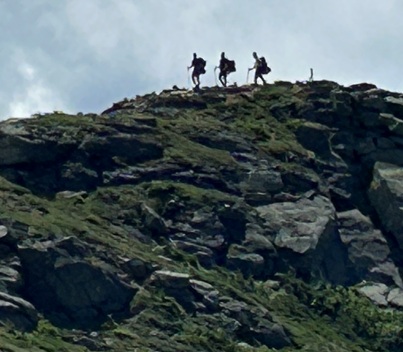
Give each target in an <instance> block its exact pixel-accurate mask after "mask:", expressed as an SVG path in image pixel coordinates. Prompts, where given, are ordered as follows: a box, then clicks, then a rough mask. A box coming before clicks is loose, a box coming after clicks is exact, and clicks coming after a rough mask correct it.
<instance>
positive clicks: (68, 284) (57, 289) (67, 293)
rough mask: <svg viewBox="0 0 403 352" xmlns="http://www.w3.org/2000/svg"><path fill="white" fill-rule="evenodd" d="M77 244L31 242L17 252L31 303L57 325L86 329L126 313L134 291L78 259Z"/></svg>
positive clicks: (105, 271) (107, 271)
mask: <svg viewBox="0 0 403 352" xmlns="http://www.w3.org/2000/svg"><path fill="white" fill-rule="evenodd" d="M83 250H86V251H87V252H88V251H89V248H86V247H85V246H84V245H83V244H82V243H81V242H80V241H78V240H76V239H71V238H70V239H67V240H61V241H56V242H53V241H47V242H34V243H31V244H27V245H20V246H19V248H18V251H19V256H20V258H21V263H22V268H23V272H24V278H25V291H26V292H27V294H28V295H29V298H30V300H31V301H32V302H33V303H34V304H35V305H36V306H37V307H38V309H41V310H43V311H44V312H45V314H46V315H47V316H48V317H49V319H51V320H52V321H54V322H55V323H57V324H62V325H64V324H73V325H74V326H78V327H80V326H82V325H85V326H88V324H91V323H99V322H100V321H102V320H103V319H106V317H107V315H108V314H113V313H117V312H124V311H126V310H128V308H129V307H128V306H129V302H130V300H131V298H132V297H133V295H134V293H135V288H134V287H131V286H129V285H128V284H126V283H125V282H123V281H121V280H120V279H119V278H118V276H117V274H116V273H114V272H112V271H110V269H109V268H108V267H107V266H106V265H104V266H102V267H101V266H100V264H98V265H97V266H96V265H93V264H90V263H89V262H87V261H86V260H85V259H84V258H82V257H81V253H82V252H83Z"/></svg>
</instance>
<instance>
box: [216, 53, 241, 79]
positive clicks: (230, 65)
mask: <svg viewBox="0 0 403 352" xmlns="http://www.w3.org/2000/svg"><path fill="white" fill-rule="evenodd" d="M216 68H217V67H216ZM218 68H219V69H220V74H219V75H218V79H219V80H220V82H221V84H222V85H223V86H224V87H226V86H227V76H228V75H229V74H230V73H231V72H235V71H236V69H235V61H233V60H228V59H227V58H226V57H225V53H221V59H220V64H219V65H218Z"/></svg>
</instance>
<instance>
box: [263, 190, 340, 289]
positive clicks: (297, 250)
mask: <svg viewBox="0 0 403 352" xmlns="http://www.w3.org/2000/svg"><path fill="white" fill-rule="evenodd" d="M256 209H257V211H258V214H259V215H260V217H261V219H262V220H263V221H264V229H265V235H266V236H269V238H271V239H272V241H273V243H274V244H275V246H276V247H277V251H278V254H279V260H281V262H282V264H281V265H285V267H284V269H285V270H288V269H287V268H288V265H291V266H292V267H294V268H295V269H296V270H297V272H299V274H301V275H302V276H306V277H314V276H319V277H322V278H323V277H325V278H326V279H328V280H330V281H331V282H334V283H344V282H345V280H346V272H345V271H346V268H345V262H346V258H347V251H346V249H345V248H344V247H343V244H342V242H341V241H340V238H339V236H338V234H337V226H336V221H335V218H336V211H335V208H334V207H333V205H332V203H331V202H330V200H329V199H328V198H325V197H323V196H316V197H314V198H313V199H312V200H310V199H306V198H303V199H300V200H298V201H296V202H283V203H275V204H270V205H267V206H261V207H257V208H256Z"/></svg>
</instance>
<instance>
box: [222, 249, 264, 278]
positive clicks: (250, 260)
mask: <svg viewBox="0 0 403 352" xmlns="http://www.w3.org/2000/svg"><path fill="white" fill-rule="evenodd" d="M227 267H228V268H229V269H230V270H240V271H241V272H242V274H243V275H244V276H245V277H250V276H252V277H260V276H261V275H262V273H263V270H264V267H265V260H264V258H263V257H262V256H261V255H260V254H256V253H242V252H240V251H239V248H238V250H234V249H232V248H231V247H230V249H229V253H228V254H227Z"/></svg>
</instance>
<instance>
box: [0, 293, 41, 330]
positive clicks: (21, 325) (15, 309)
mask: <svg viewBox="0 0 403 352" xmlns="http://www.w3.org/2000/svg"><path fill="white" fill-rule="evenodd" d="M38 320H39V316H38V312H37V311H36V309H35V307H34V306H33V305H32V304H31V303H29V302H27V301H26V300H24V299H22V298H20V297H15V296H12V295H9V294H7V293H4V292H0V325H3V324H9V323H11V324H12V325H13V326H14V327H15V328H16V329H18V330H24V331H31V330H33V329H34V328H35V327H36V325H37V323H38Z"/></svg>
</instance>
